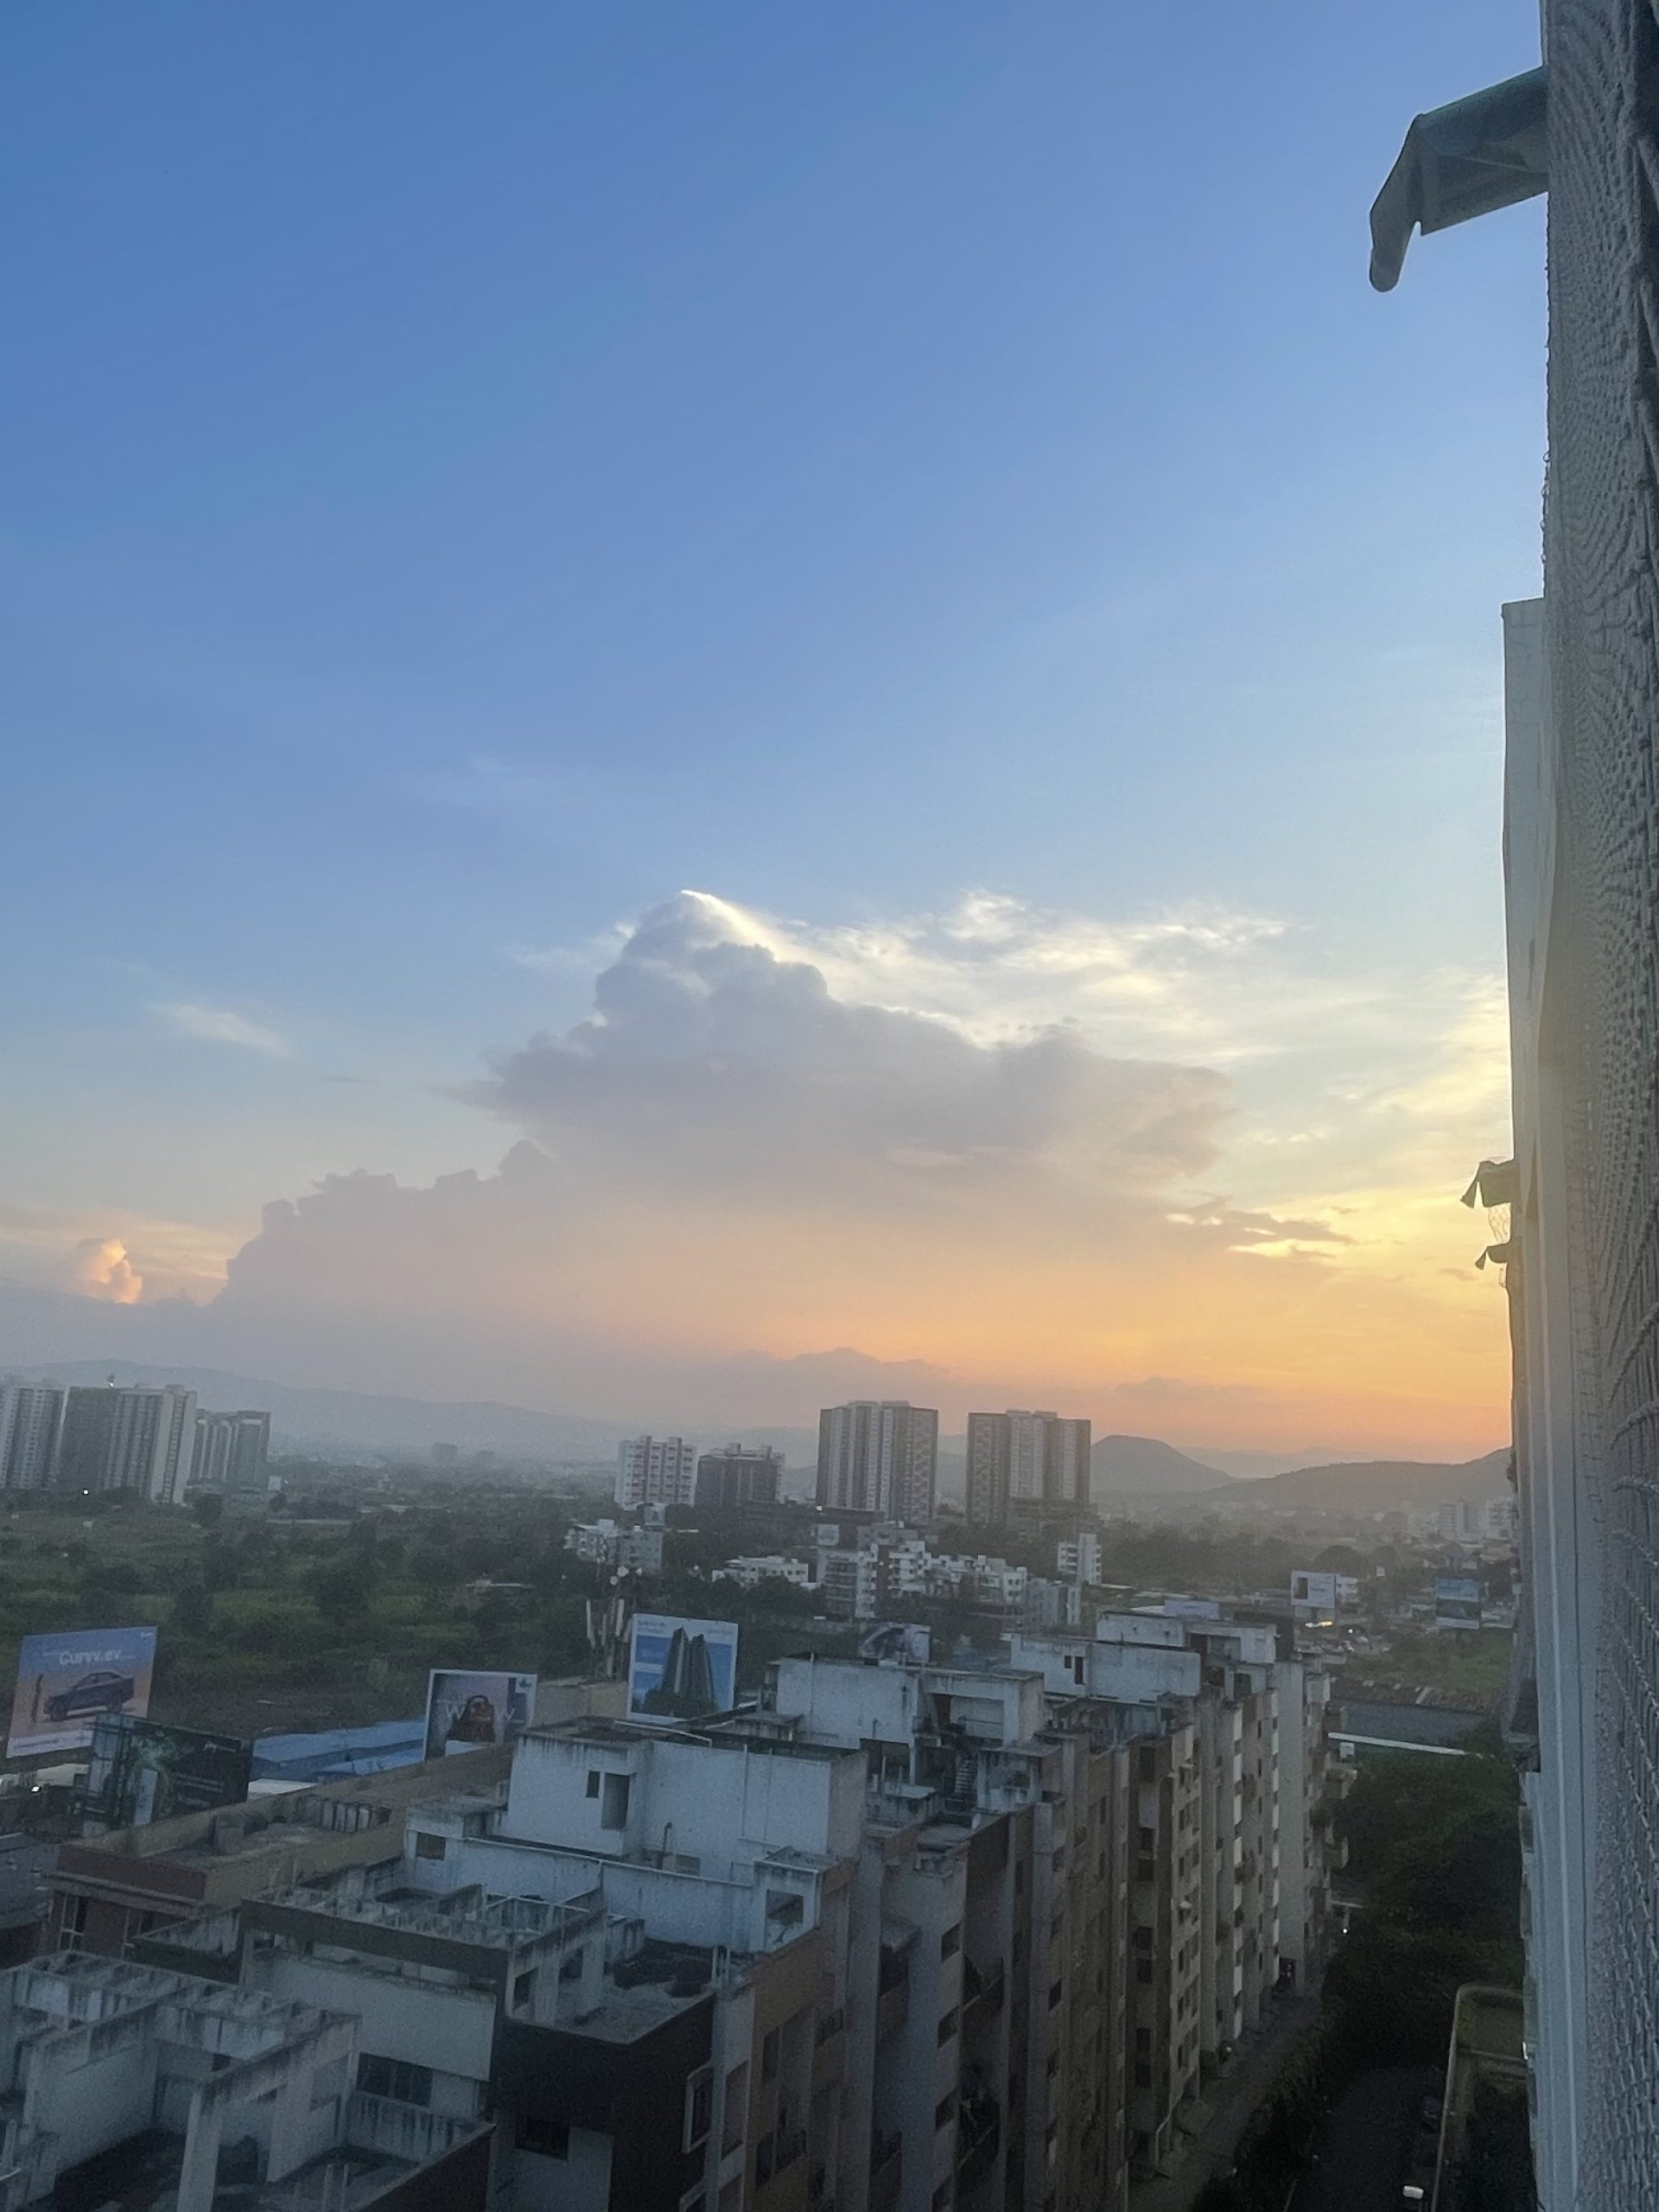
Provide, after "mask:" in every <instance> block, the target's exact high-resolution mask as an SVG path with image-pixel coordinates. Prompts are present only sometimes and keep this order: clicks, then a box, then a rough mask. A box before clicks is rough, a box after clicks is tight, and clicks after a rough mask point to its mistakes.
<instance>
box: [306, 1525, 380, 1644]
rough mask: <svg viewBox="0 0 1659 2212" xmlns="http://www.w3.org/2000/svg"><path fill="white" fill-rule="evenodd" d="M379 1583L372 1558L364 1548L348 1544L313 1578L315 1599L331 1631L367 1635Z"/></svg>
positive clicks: (313, 1597) (312, 1584)
mask: <svg viewBox="0 0 1659 2212" xmlns="http://www.w3.org/2000/svg"><path fill="white" fill-rule="evenodd" d="M376 1580H377V1577H376V1573H375V1565H374V1560H373V1559H372V1557H370V1556H369V1555H368V1554H366V1553H365V1551H364V1549H363V1548H362V1547H361V1546H359V1545H352V1544H347V1545H345V1546H342V1548H341V1550H340V1556H339V1557H338V1558H337V1559H335V1560H332V1561H331V1562H330V1563H329V1565H327V1567H320V1568H319V1569H318V1570H317V1572H316V1573H315V1574H314V1575H313V1576H312V1578H311V1595H312V1599H313V1600H314V1602H315V1605H316V1608H317V1611H318V1612H319V1613H321V1616H322V1618H323V1619H324V1620H326V1621H327V1623H328V1624H329V1626H330V1627H331V1628H335V1629H340V1630H358V1631H359V1632H361V1633H366V1632H367V1630H368V1629H369V1627H370V1626H371V1624H372V1608H373V1605H374V1591H375V1583H376Z"/></svg>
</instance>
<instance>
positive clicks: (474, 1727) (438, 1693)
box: [422, 1667, 536, 1759]
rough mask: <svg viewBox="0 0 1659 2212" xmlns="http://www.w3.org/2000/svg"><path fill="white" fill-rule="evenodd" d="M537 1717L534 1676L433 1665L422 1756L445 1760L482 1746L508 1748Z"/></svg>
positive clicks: (429, 1684) (429, 1683)
mask: <svg viewBox="0 0 1659 2212" xmlns="http://www.w3.org/2000/svg"><path fill="white" fill-rule="evenodd" d="M535 1718H536V1677H535V1675H503V1674H491V1673H487V1672H480V1671H478V1670H476V1669H470V1668H462V1667H435V1668H434V1669H432V1674H431V1677H430V1679H429V1681H428V1683H427V1686H426V1744H425V1747H424V1750H423V1753H422V1756H423V1758H429V1759H443V1758H448V1757H449V1755H450V1753H451V1752H452V1751H477V1750H478V1749H479V1747H480V1745H484V1744H510V1743H511V1742H512V1739H513V1738H514V1737H515V1736H520V1735H522V1734H523V1733H524V1730H525V1729H526V1728H528V1727H529V1726H530V1724H531V1721H532V1720H533V1719H535Z"/></svg>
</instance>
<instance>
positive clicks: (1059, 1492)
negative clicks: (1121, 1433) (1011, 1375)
mask: <svg viewBox="0 0 1659 2212" xmlns="http://www.w3.org/2000/svg"><path fill="white" fill-rule="evenodd" d="M1092 1433H1093V1431H1092V1426H1091V1424H1090V1422H1088V1421H1068V1420H1062V1419H1061V1417H1060V1415H1059V1414H1052V1413H1023V1412H1014V1413H1006V1414H969V1416H968V1518H969V1520H970V1521H972V1522H978V1523H979V1524H980V1525H982V1526H983V1527H987V1528H995V1527H996V1526H998V1525H999V1524H1001V1522H1005V1521H1007V1520H1008V1519H1009V1518H1010V1517H1011V1516H1013V1515H1014V1514H1015V1513H1020V1512H1027V1513H1033V1514H1034V1513H1040V1512H1041V1511H1042V1510H1043V1508H1044V1507H1045V1506H1049V1507H1054V1508H1060V1509H1064V1508H1066V1507H1071V1508H1073V1509H1075V1508H1077V1507H1079V1506H1086V1505H1087V1504H1088V1503H1089V1449H1090V1439H1091V1436H1092Z"/></svg>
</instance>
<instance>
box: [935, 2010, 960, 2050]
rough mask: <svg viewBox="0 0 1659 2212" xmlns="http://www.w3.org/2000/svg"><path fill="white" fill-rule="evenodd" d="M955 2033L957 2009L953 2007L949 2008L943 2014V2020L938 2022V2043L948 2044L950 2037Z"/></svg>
mask: <svg viewBox="0 0 1659 2212" xmlns="http://www.w3.org/2000/svg"><path fill="white" fill-rule="evenodd" d="M956 2032H957V2008H956V2006H955V2005H952V2006H951V2007H950V2011H949V2012H947V2013H946V2014H945V2016H944V2018H943V2019H942V2020H941V2021H940V2022H939V2041H940V2042H941V2043H949V2042H950V2038H951V2037H952V2036H953V2035H955V2033H956Z"/></svg>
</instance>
